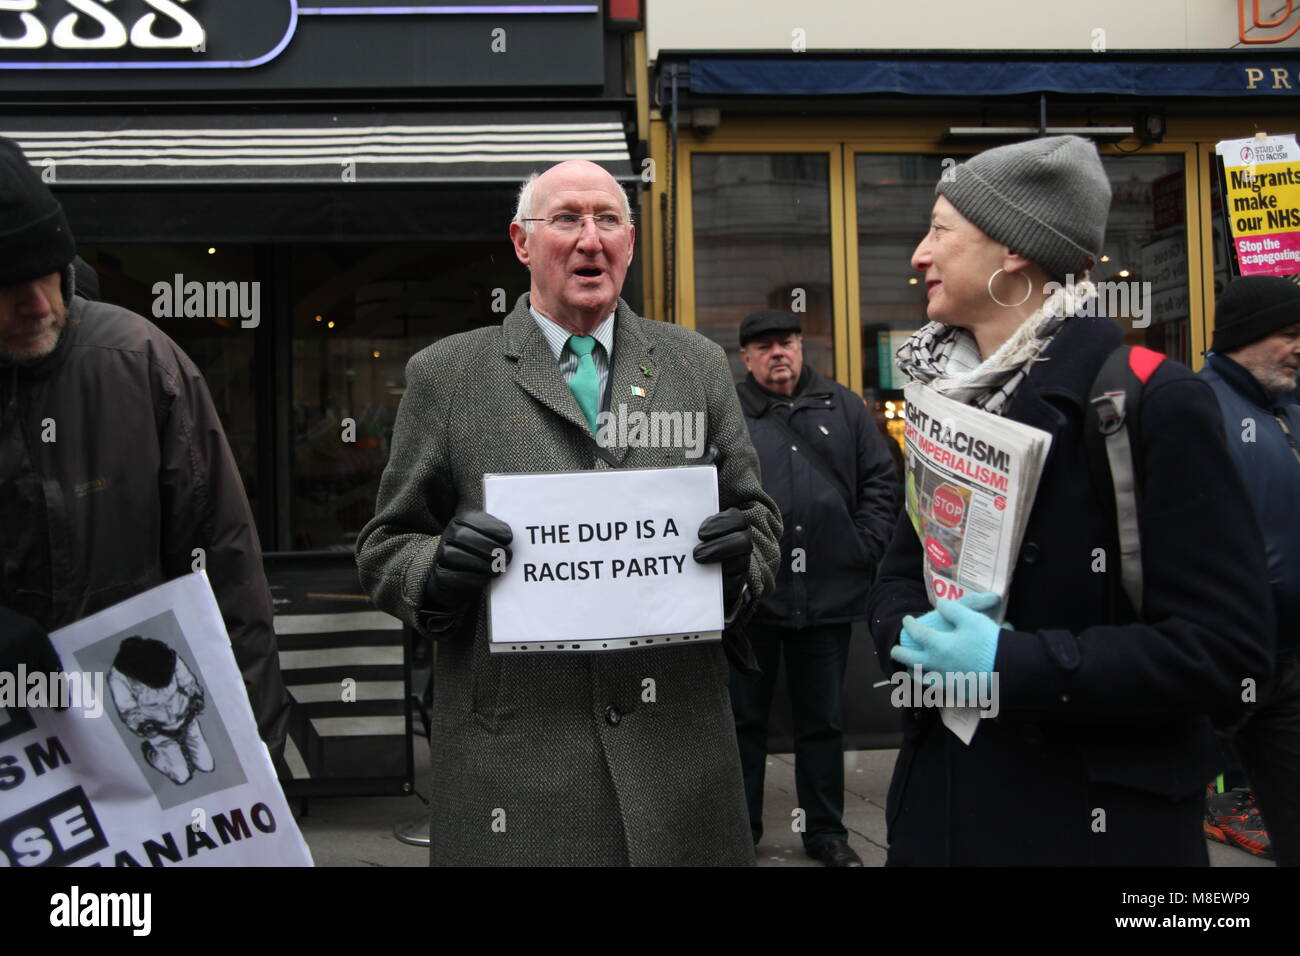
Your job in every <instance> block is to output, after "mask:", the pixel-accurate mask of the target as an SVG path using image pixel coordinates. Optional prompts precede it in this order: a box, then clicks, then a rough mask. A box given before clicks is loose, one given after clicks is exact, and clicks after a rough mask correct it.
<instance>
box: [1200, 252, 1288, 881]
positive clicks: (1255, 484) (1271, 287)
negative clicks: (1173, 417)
mask: <svg viewBox="0 0 1300 956" xmlns="http://www.w3.org/2000/svg"><path fill="white" fill-rule="evenodd" d="M1297 370H1300V286H1298V285H1296V283H1295V282H1293V281H1290V280H1288V279H1283V278H1280V277H1277V276H1246V277H1244V278H1240V279H1237V280H1235V281H1233V282H1231V283H1230V284H1229V285H1228V287H1227V288H1226V289H1224V291H1223V293H1222V294H1221V295H1220V296H1219V300H1218V303H1217V305H1216V307H1215V319H1214V339H1213V342H1212V349H1211V351H1210V353H1209V354H1208V355H1207V356H1206V363H1205V368H1203V369H1202V370H1201V372H1200V376H1201V378H1203V379H1205V381H1207V382H1209V383H1210V387H1211V388H1212V389H1214V394H1215V396H1216V397H1217V398H1218V400H1219V406H1220V408H1222V410H1223V421H1224V426H1225V428H1226V429H1227V438H1228V450H1229V451H1230V452H1231V454H1232V457H1233V459H1234V461H1235V462H1236V465H1237V469H1238V471H1239V472H1240V473H1241V477H1242V480H1243V481H1244V482H1245V485H1246V491H1247V495H1248V497H1249V498H1250V500H1251V503H1252V504H1253V505H1254V506H1255V514H1256V515H1257V516H1258V518H1259V524H1260V527H1261V529H1262V530H1263V532H1264V541H1265V545H1266V547H1267V554H1268V580H1269V586H1270V588H1271V590H1272V592H1273V600H1274V603H1275V605H1276V609H1277V650H1276V655H1277V657H1276V662H1277V663H1276V669H1275V671H1274V676H1273V678H1272V680H1271V681H1270V682H1269V683H1268V684H1267V685H1266V686H1265V687H1262V688H1260V689H1259V693H1258V694H1257V698H1256V701H1255V703H1253V704H1251V705H1250V707H1249V709H1248V711H1247V717H1246V720H1245V722H1244V723H1243V724H1242V725H1241V726H1240V727H1239V728H1238V730H1237V733H1236V734H1235V736H1234V739H1233V744H1234V746H1235V749H1236V751H1237V754H1238V756H1239V757H1240V758H1241V762H1242V765H1243V767H1244V769H1245V771H1246V776H1247V777H1248V778H1249V780H1250V783H1251V786H1252V787H1253V788H1254V792H1255V793H1256V794H1257V795H1258V799H1259V810H1260V812H1261V813H1262V815H1263V819H1264V823H1265V824H1266V825H1267V833H1266V835H1265V834H1264V833H1261V832H1260V831H1258V830H1256V829H1255V828H1254V827H1250V828H1246V827H1239V828H1238V832H1239V834H1241V835H1242V836H1246V834H1247V833H1254V834H1256V835H1255V836H1253V837H1249V836H1246V839H1248V840H1250V841H1251V843H1250V845H1247V844H1246V843H1244V842H1242V841H1241V840H1238V839H1236V837H1234V841H1235V842H1242V845H1243V846H1246V848H1247V849H1252V850H1256V851H1257V850H1258V849H1259V848H1258V847H1257V846H1256V845H1255V844H1258V843H1260V842H1261V841H1263V840H1267V841H1268V843H1269V844H1271V851H1272V854H1273V856H1274V858H1275V859H1276V860H1277V862H1278V864H1279V865H1280V866H1300V663H1298V662H1297V650H1298V649H1300V535H1297V533H1296V522H1297V519H1298V518H1300V406H1298V405H1297V404H1296V372H1297ZM1224 798H1229V795H1226V794H1225V795H1224ZM1217 799H1219V798H1216V801H1217ZM1243 799H1245V800H1246V803H1245V805H1240V806H1237V807H1235V808H1233V809H1235V810H1236V811H1239V814H1240V815H1245V816H1247V817H1249V816H1252V815H1253V814H1252V813H1251V810H1252V808H1251V807H1250V806H1249V799H1248V798H1243ZM1212 802H1215V801H1212ZM1211 809H1212V810H1213V809H1214V808H1213V807H1212V808H1211Z"/></svg>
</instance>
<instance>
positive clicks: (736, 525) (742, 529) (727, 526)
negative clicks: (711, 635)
mask: <svg viewBox="0 0 1300 956" xmlns="http://www.w3.org/2000/svg"><path fill="white" fill-rule="evenodd" d="M699 535H700V543H699V544H697V545H696V546H695V551H694V552H693V557H694V558H695V560H696V561H697V562H699V563H700V564H714V563H720V564H721V565H722V604H723V607H725V608H726V609H727V610H728V611H730V610H731V609H732V608H733V606H734V605H735V603H736V600H737V599H738V598H739V597H740V590H741V588H743V587H744V586H745V581H746V579H747V578H748V576H749V555H750V552H751V551H753V549H754V538H753V535H752V534H751V533H750V530H749V520H748V519H747V518H746V517H745V513H744V512H743V511H741V510H740V509H739V508H728V509H727V510H726V511H720V512H718V513H717V514H715V515H712V516H710V517H709V518H707V519H705V521H704V523H703V524H702V525H700V532H699Z"/></svg>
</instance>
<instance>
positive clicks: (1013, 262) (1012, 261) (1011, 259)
mask: <svg viewBox="0 0 1300 956" xmlns="http://www.w3.org/2000/svg"><path fill="white" fill-rule="evenodd" d="M1031 265H1033V261H1032V260H1030V259H1026V258H1025V257H1024V256H1022V255H1020V253H1018V252H1014V251H1012V250H1011V249H1010V248H1008V249H1007V250H1006V252H1005V253H1004V254H1003V256H1002V271H1003V272H1019V271H1020V270H1021V269H1028V268H1029V267H1030V266H1031Z"/></svg>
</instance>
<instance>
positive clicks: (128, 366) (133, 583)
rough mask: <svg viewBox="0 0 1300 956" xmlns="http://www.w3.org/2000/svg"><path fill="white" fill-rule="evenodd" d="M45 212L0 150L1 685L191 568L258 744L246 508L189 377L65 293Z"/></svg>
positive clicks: (257, 652)
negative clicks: (222, 634) (207, 594)
mask: <svg viewBox="0 0 1300 956" xmlns="http://www.w3.org/2000/svg"><path fill="white" fill-rule="evenodd" d="M75 254H76V246H75V243H74V242H73V238H72V232H71V230H70V229H69V228H68V223H67V220H66V219H65V217H64V215H63V209H62V207H61V206H60V205H59V202H58V200H56V199H55V198H54V196H53V195H52V194H51V193H50V191H49V189H48V188H47V187H46V185H45V184H44V183H43V182H42V181H41V179H40V177H39V176H38V175H37V174H36V171H35V170H33V169H32V167H31V166H30V165H29V163H28V162H27V159H26V157H25V156H24V155H23V152H22V150H21V149H20V148H19V146H18V145H17V144H16V143H14V142H12V141H10V140H7V139H3V138H0V670H13V669H16V668H17V666H18V665H19V664H25V665H26V666H27V667H28V668H29V669H36V670H41V671H48V670H57V669H58V667H59V660H58V657H57V655H56V654H55V653H54V651H53V649H52V648H51V646H50V643H49V639H48V634H49V632H51V631H53V630H56V629H57V628H60V627H63V626H65V625H67V624H71V623H72V622H74V621H77V620H80V619H81V618H83V617H86V616H88V615H90V614H93V613H95V612H96V611H99V610H102V609H103V608H106V607H108V606H110V605H112V604H116V603H117V602H119V601H123V600H125V599H126V598H129V597H132V596H134V595H136V594H139V593H140V592H142V591H145V590H147V589H149V588H151V587H154V586H156V585H159V584H162V583H163V582H165V581H169V580H171V579H173V578H176V577H180V576H181V575H183V574H189V573H191V572H192V571H195V570H199V569H200V568H204V569H206V571H207V573H208V577H209V579H210V580H211V582H212V589H213V591H214V592H215V593H216V596H217V601H218V603H219V604H220V606H221V613H222V616H223V617H224V619H225V624H226V628H227V630H228V632H229V635H230V643H231V646H232V648H233V650H234V652H235V659H236V661H237V662H238V664H239V667H240V670H241V672H242V674H243V678H244V685H245V688H246V689H247V691H248V695H249V699H250V701H251V703H252V705H253V713H254V716H255V717H256V719H257V725H258V730H259V731H260V733H261V735H262V739H263V740H265V741H266V743H267V745H268V746H269V747H270V750H271V753H272V756H273V757H278V754H279V753H280V751H282V750H283V747H284V734H285V727H286V724H287V722H288V703H289V701H288V694H287V692H286V691H285V688H284V682H283V679H282V678H281V676H280V666H279V660H278V658H277V656H276V648H275V635H274V632H273V630H272V626H271V599H270V591H269V589H268V588H267V584H266V577H265V574H264V572H263V570H262V561H261V550H260V548H259V546H258V542H257V532H256V530H255V529H254V527H253V521H252V515H251V513H250V511H249V508H248V499H247V497H246V496H245V494H244V487H243V483H242V481H241V479H240V477H239V472H238V470H237V469H236V467H235V462H234V458H233V456H232V455H231V453H230V447H229V445H228V444H227V443H226V437H225V434H224V433H223V432H222V429H221V422H220V420H219V418H218V417H217V412H216V409H215V408H214V407H213V404H212V398H211V396H210V395H209V394H208V389H207V385H206V384H205V383H204V380H203V375H202V373H201V372H200V371H199V370H198V369H197V368H196V367H195V366H194V364H193V363H192V362H191V361H190V360H189V358H188V357H187V356H186V355H185V353H183V352H182V351H181V350H180V349H179V348H178V347H177V346H176V344H175V343H174V342H172V340H171V339H169V338H168V337H167V336H166V335H164V334H163V333H162V331H160V330H159V329H158V328H157V327H155V326H154V325H153V324H152V323H150V322H148V321H146V320H145V319H143V318H141V317H140V316H138V315H136V314H134V313H132V312H128V311H127V310H125V309H121V308H118V307H116V306H113V305H108V304H106V303H101V302H91V301H89V300H88V299H86V298H85V297H83V296H81V295H77V296H75V297H74V295H73V292H74V290H75V289H76V281H75V278H74V270H73V259H74V256H75Z"/></svg>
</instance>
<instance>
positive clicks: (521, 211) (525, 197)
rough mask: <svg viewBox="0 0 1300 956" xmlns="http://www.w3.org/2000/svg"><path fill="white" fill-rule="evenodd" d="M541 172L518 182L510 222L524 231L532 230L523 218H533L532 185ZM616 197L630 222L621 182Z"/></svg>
mask: <svg viewBox="0 0 1300 956" xmlns="http://www.w3.org/2000/svg"><path fill="white" fill-rule="evenodd" d="M540 175H541V173H533V174H532V175H531V176H529V177H528V178H527V179H525V180H524V181H523V182H522V183H520V184H519V198H518V199H517V200H516V201H515V215H514V218H513V219H512V220H511V222H517V223H519V224H520V225H521V226H523V228H524V232H532V231H533V223H531V222H526V221H525V220H528V219H532V218H534V216H533V186H534V185H536V183H537V177H539V176H540ZM618 198H619V199H621V200H622V201H623V218H624V219H626V220H627V221H628V223H629V224H630V223H631V222H632V203H631V201H629V200H628V198H627V190H626V189H624V188H623V186H622V184H619V187H618Z"/></svg>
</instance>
